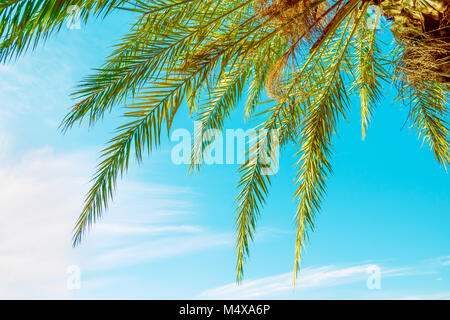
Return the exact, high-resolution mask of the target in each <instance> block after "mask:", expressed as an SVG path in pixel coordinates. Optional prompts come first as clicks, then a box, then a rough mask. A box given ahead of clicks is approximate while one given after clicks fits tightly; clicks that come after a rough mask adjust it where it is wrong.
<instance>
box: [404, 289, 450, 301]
mask: <svg viewBox="0 0 450 320" xmlns="http://www.w3.org/2000/svg"><path fill="white" fill-rule="evenodd" d="M400 299H401V300H442V299H445V300H448V299H450V291H448V292H438V293H431V294H420V295H413V296H405V297H402V298H400Z"/></svg>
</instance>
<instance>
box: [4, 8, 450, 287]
mask: <svg viewBox="0 0 450 320" xmlns="http://www.w3.org/2000/svg"><path fill="white" fill-rule="evenodd" d="M71 6H77V7H78V8H80V18H81V19H82V21H83V22H86V21H87V20H88V19H89V18H91V17H99V16H101V17H103V16H105V15H106V14H109V13H111V12H113V11H118V10H129V11H132V12H134V13H135V16H136V21H135V22H134V24H133V25H132V27H131V29H130V31H129V32H128V33H127V34H126V35H125V36H123V37H122V38H121V39H120V41H119V43H118V44H117V45H116V46H115V48H114V51H113V52H112V53H111V55H110V56H109V57H108V58H107V60H106V62H105V63H104V64H103V65H102V66H101V68H99V69H97V70H96V72H95V73H94V74H93V75H91V76H89V77H87V78H85V79H84V80H83V81H82V82H81V84H80V85H79V87H78V89H77V90H76V92H75V93H74V96H75V98H76V103H75V105H74V106H73V108H72V109H71V111H70V112H69V113H68V114H67V116H66V117H65V119H64V120H63V123H62V128H63V130H67V129H70V128H71V127H72V126H73V125H75V124H78V123H80V122H82V121H87V122H88V123H89V125H94V124H95V123H96V122H97V120H98V119H101V118H102V117H103V116H105V115H106V114H107V113H108V112H110V111H111V109H112V108H113V107H114V106H115V105H119V104H126V111H125V114H124V115H125V119H126V121H125V122H124V124H123V125H121V126H120V127H119V128H117V131H116V134H115V136H114V137H113V138H112V139H111V140H110V141H109V143H108V145H107V146H106V148H105V149H104V150H103V153H102V156H101V161H100V163H99V165H98V168H97V172H96V174H95V176H94V178H93V185H92V188H91V189H90V191H89V193H88V194H87V197H86V201H85V205H84V208H83V211H82V213H81V215H80V217H79V219H78V222H77V224H76V227H75V230H74V244H77V243H79V242H80V241H81V239H82V237H83V234H84V233H85V232H86V230H88V228H89V226H90V225H91V224H92V223H94V222H95V221H97V219H99V218H100V216H101V214H102V211H103V210H104V209H105V208H106V207H107V204H108V201H109V200H110V199H111V198H112V195H113V192H114V188H115V185H116V181H117V178H118V177H119V176H120V175H122V174H123V173H124V172H125V171H126V170H127V168H128V164H129V161H130V159H131V158H135V159H137V161H141V159H142V157H143V155H144V153H148V152H151V151H152V149H154V147H155V146H157V145H158V144H159V142H160V137H161V134H165V133H166V132H167V133H168V132H170V130H171V127H172V123H173V120H174V117H175V115H176V113H177V111H178V110H179V109H180V107H184V106H186V107H187V108H188V109H189V112H190V115H191V116H192V117H193V118H194V119H196V120H198V121H199V122H200V128H199V130H198V132H196V133H195V135H196V137H200V140H198V139H196V141H198V143H195V144H194V150H193V156H192V159H193V161H192V164H191V170H198V169H199V168H200V164H198V163H196V162H195V161H194V158H195V157H194V154H200V156H201V159H203V155H204V154H205V153H206V152H207V151H208V148H210V146H211V144H212V143H211V142H212V140H213V139H214V137H210V139H209V140H203V135H202V133H204V132H205V131H207V130H208V129H222V127H223V124H224V120H225V119H227V118H229V117H230V116H231V114H232V112H233V111H234V110H235V109H236V108H237V107H238V105H240V104H239V103H240V101H241V100H244V103H243V106H244V109H245V117H246V119H254V120H255V121H258V125H257V126H256V128H258V129H268V130H277V131H278V133H279V140H280V141H279V143H280V145H281V146H282V147H285V146H287V145H288V144H290V145H293V146H294V147H295V148H296V150H297V154H296V156H297V158H298V161H297V166H298V173H297V176H296V179H295V181H296V183H297V191H296V192H295V195H294V197H295V198H296V199H297V200H298V209H297V212H296V224H297V240H296V252H295V270H296V271H297V270H298V268H299V264H300V258H301V252H302V248H303V247H304V245H305V243H306V239H307V233H308V230H310V229H313V227H314V216H315V213H316V212H317V211H318V210H319V208H320V202H321V199H322V197H323V195H324V192H325V180H326V178H327V176H328V174H329V173H330V171H331V162H330V161H331V159H330V158H331V153H332V146H331V139H332V136H333V134H334V133H335V131H336V126H337V123H338V121H339V119H341V118H345V117H346V114H347V112H348V108H349V97H350V96H351V95H358V96H359V98H360V101H361V104H360V109H361V124H362V136H363V138H364V137H365V135H366V132H367V128H368V125H369V123H370V120H371V115H372V113H373V110H374V108H375V107H376V104H377V101H378V100H379V98H380V97H381V95H382V90H383V84H384V83H389V82H393V83H395V84H396V85H397V88H398V101H403V102H405V103H408V104H409V105H410V106H411V109H410V110H411V111H410V114H409V119H410V122H411V127H412V128H414V129H415V130H417V132H418V134H419V135H420V136H421V137H423V139H424V141H425V143H427V144H428V145H429V146H430V148H431V150H432V151H433V153H434V155H435V157H436V159H437V161H438V162H439V163H440V164H441V165H442V166H443V167H444V168H446V167H447V166H448V165H449V162H450V153H449V131H448V124H447V122H446V117H447V116H448V106H447V99H448V88H449V83H450V72H449V71H450V40H449V39H450V4H449V2H448V0H371V1H370V0H228V1H220V0H219V1H217V0H133V1H132V0H129V1H127V0H66V1H54V0H40V1H38V0H0V43H1V44H0V60H1V61H2V62H4V61H7V60H8V59H11V58H17V57H18V56H20V55H21V54H22V53H23V52H25V51H26V50H27V49H29V48H34V47H35V46H36V45H37V44H38V43H39V41H41V40H45V39H46V38H47V37H48V36H49V35H51V34H52V33H54V32H57V31H58V30H60V28H61V27H62V26H63V25H64V23H65V22H66V21H67V19H68V18H69V16H70V14H71V13H70V12H71V11H70V10H69V8H70V7H71ZM374 8H375V9H376V10H373V9H374ZM371 10H372V11H371ZM369 12H373V13H372V14H369ZM386 19H387V20H389V21H391V23H392V28H391V30H392V33H393V35H394V37H395V40H396V42H395V46H394V47H392V48H391V49H392V50H390V52H388V53H385V52H383V51H382V50H381V45H382V42H381V40H380V38H379V32H378V31H379V28H378V26H379V22H380V21H381V20H386ZM264 93H267V95H265V94H264ZM266 102H270V103H266ZM268 130H260V131H258V132H260V134H258V135H257V137H256V140H257V142H258V143H257V144H256V145H257V148H268V144H267V143H265V142H266V141H267V140H268V138H269V137H268V134H267V132H269V131H268ZM262 166H263V165H262V163H261V161H260V159H257V160H256V161H249V160H247V161H245V163H244V164H243V165H242V166H241V167H240V169H239V173H240V175H241V178H240V182H239V190H240V191H239V194H238V196H237V203H238V204H237V218H236V233H237V234H236V251H237V279H238V281H240V280H241V279H242V275H243V264H244V261H245V259H246V257H247V256H248V245H249V242H250V241H251V239H252V238H253V234H254V230H255V225H256V220H257V217H258V215H259V212H260V209H261V206H262V205H263V203H264V201H265V199H266V196H267V194H268V187H269V185H270V176H269V175H264V174H263V172H262Z"/></svg>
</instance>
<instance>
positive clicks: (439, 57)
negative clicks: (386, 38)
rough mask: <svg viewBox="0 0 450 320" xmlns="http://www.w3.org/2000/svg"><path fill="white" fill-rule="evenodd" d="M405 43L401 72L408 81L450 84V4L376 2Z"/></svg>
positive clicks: (439, 1)
mask: <svg viewBox="0 0 450 320" xmlns="http://www.w3.org/2000/svg"><path fill="white" fill-rule="evenodd" d="M373 3H374V4H377V5H380V8H381V9H382V12H383V15H384V16H385V17H386V18H387V19H388V20H391V21H392V22H393V24H392V28H391V30H392V32H393V34H394V36H395V37H396V38H397V40H399V41H400V42H403V43H404V44H405V51H404V55H403V58H402V64H401V65H400V69H401V71H400V73H401V74H402V76H403V77H405V78H406V79H405V80H408V81H419V80H422V81H423V79H424V78H423V77H425V79H431V80H438V81H439V82H446V83H448V82H450V1H449V0H374V1H373Z"/></svg>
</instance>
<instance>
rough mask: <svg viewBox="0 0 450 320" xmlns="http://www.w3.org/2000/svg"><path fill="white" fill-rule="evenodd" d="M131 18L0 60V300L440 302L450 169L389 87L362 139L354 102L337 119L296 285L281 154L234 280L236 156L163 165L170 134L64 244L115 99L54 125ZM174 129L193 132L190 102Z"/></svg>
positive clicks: (448, 293) (448, 288)
mask: <svg viewBox="0 0 450 320" xmlns="http://www.w3.org/2000/svg"><path fill="white" fill-rule="evenodd" d="M130 18H131V16H130V15H126V14H115V15H113V16H110V17H109V18H107V19H106V20H105V21H102V22H101V21H95V22H91V23H89V24H88V25H87V26H82V28H81V29H80V30H76V29H71V30H67V29H64V30H62V31H61V33H60V34H59V35H58V36H56V37H52V38H51V39H50V40H49V41H48V42H47V43H46V45H45V46H40V47H38V48H37V50H36V51H34V52H32V53H29V54H27V55H26V56H25V57H22V58H20V59H18V60H17V61H15V62H11V63H8V64H3V65H0V191H1V192H0V204H1V205H0V298H62V299H65V298H76V299H79V298H88V299H91V298H93V299H102V298H107V299H109V298H120V299H134V298H138V299H141V298H145V299H156V298H158V299H192V298H212V299H218V298H264V299H272V298H273V299H279V298H281V299H291V298H292V299H297V298H306V299H380V298H381V299H391V298H396V299H401V298H424V299H427V298H442V299H448V298H450V235H449V231H448V229H449V226H450V197H449V190H450V180H449V176H448V174H447V173H446V172H445V171H444V170H443V168H441V167H439V165H438V164H437V163H436V161H435V160H434V157H433V154H432V152H431V151H430V150H429V148H428V147H427V146H424V145H422V142H421V141H420V140H418V138H417V135H416V133H415V132H413V131H410V128H409V123H406V125H405V126H404V127H403V124H404V123H405V121H406V119H407V114H408V106H403V105H401V104H394V102H393V100H394V98H395V90H394V88H393V87H392V86H391V85H389V84H386V85H385V93H386V95H385V98H384V99H383V100H382V101H381V102H380V104H379V107H378V109H377V110H376V112H375V115H374V119H373V122H372V125H371V127H370V130H369V131H368V136H367V138H366V140H365V141H362V140H361V133H360V130H361V128H360V116H359V103H358V100H357V99H354V100H352V103H351V108H352V110H351V111H350V112H349V116H348V120H349V121H348V122H346V121H343V122H341V123H340V125H339V135H338V136H337V137H335V138H334V155H333V171H334V172H333V175H332V176H331V177H330V178H329V179H328V188H327V196H326V198H325V200H324V202H323V207H322V210H321V212H320V214H319V215H318V217H317V219H316V230H315V232H313V233H311V236H310V242H309V245H308V248H307V250H306V252H305V254H304V260H303V266H302V271H301V273H300V278H299V280H298V283H297V286H296V288H295V289H294V288H293V286H292V274H291V271H292V269H293V262H294V241H295V224H294V221H293V216H294V213H295V210H296V203H295V201H294V200H292V195H293V194H294V190H295V184H294V181H293V180H294V177H295V173H296V168H295V167H294V164H295V161H296V159H295V158H294V151H295V150H292V149H290V148H288V149H286V150H285V151H284V152H283V153H282V155H281V158H280V160H281V165H280V170H279V172H278V174H277V176H276V177H275V178H274V180H273V185H272V188H271V193H270V197H269V199H268V202H267V205H266V206H265V207H264V209H263V211H262V215H261V217H260V219H259V223H258V229H257V233H256V239H255V243H254V244H253V245H252V246H251V256H250V259H249V260H248V263H247V265H246V268H245V281H244V283H243V285H242V286H240V287H238V286H236V285H235V284H234V280H235V255H234V220H235V213H234V207H235V206H234V205H235V204H234V199H235V196H236V194H237V189H236V186H237V182H238V178H239V176H238V174H237V172H236V171H237V168H238V166H237V165H212V166H206V167H204V169H203V170H202V171H201V172H200V173H199V174H197V175H195V176H192V175H190V174H188V173H187V167H186V166H184V165H179V166H177V165H175V164H173V163H172V162H171V158H170V152H171V148H172V147H173V146H174V145H175V143H172V142H170V141H168V139H166V141H164V142H163V144H162V145H161V148H160V150H159V152H156V153H154V154H152V155H151V156H150V157H149V158H148V159H146V160H145V161H144V163H143V164H142V165H141V166H140V167H137V166H132V168H131V169H130V171H129V174H128V175H127V176H125V177H124V179H123V180H122V181H121V183H120V184H119V186H118V192H117V196H116V198H115V201H114V203H113V204H112V205H111V208H110V210H108V212H106V214H105V215H104V219H103V220H102V222H101V223H99V224H98V225H96V226H95V227H94V228H93V230H92V232H90V233H89V235H88V236H87V237H86V238H85V241H84V242H83V243H82V245H81V246H80V247H78V248H76V249H72V248H71V246H70V238H71V229H72V227H73V225H74V222H75V219H76V217H77V215H78V214H79V212H80V210H81V207H82V201H83V195H84V194H85V193H86V192H87V190H88V188H89V180H90V178H91V176H92V174H93V173H94V169H95V165H96V161H97V158H98V155H99V152H100V151H101V149H102V146H104V144H105V143H106V141H107V140H108V139H109V138H111V137H112V133H113V130H114V128H115V127H116V126H117V125H119V124H120V123H121V119H120V109H121V108H122V106H117V108H116V110H115V111H113V112H112V113H111V114H110V115H109V116H108V117H106V118H105V120H104V121H103V122H102V123H100V124H99V125H98V126H96V127H95V128H93V129H91V130H88V129H87V128H86V127H81V128H75V129H74V130H72V131H70V132H68V133H67V134H65V135H63V134H61V133H60V131H59V130H58V125H59V123H60V121H61V120H62V118H63V117H64V115H65V113H66V112H67V110H68V108H69V107H70V106H71V104H72V101H71V100H70V98H69V94H70V93H71V92H72V90H73V88H74V87H75V86H76V84H77V82H78V81H79V80H81V79H82V78H83V77H84V76H86V75H88V74H89V73H90V69H91V68H94V67H98V66H100V65H101V63H102V61H104V58H105V57H106V56H107V55H108V53H109V52H110V47H111V46H112V45H113V44H114V43H116V40H117V39H118V38H119V37H120V36H121V35H123V34H124V33H125V32H126V31H127V29H128V27H129V23H130V22H131V21H132V19H130ZM388 34H389V33H388V31H387V33H386V39H387V40H389V41H390V40H391V39H390V38H389V36H388ZM241 118H242V117H241V113H240V112H237V114H236V120H233V121H229V122H227V123H226V128H230V129H236V128H249V127H250V125H251V124H245V123H243V122H242V121H241ZM175 127H176V128H185V129H188V130H190V131H191V132H192V130H193V123H192V121H191V119H189V118H188V116H187V113H186V112H181V113H180V114H179V117H178V118H177V119H176V122H175ZM74 268H75V269H74ZM374 268H375V269H374ZM68 270H69V273H68ZM70 270H79V271H80V272H81V287H80V289H73V288H71V287H70V285H69V287H68V285H67V284H68V282H70V281H71V279H73V278H72V277H71V276H73V274H71V273H70ZM370 270H380V272H381V273H380V288H378V289H376V288H375V289H374V288H373V287H372V289H371V288H370V287H371V286H370V285H369V286H367V279H368V278H369V276H370V275H371V273H370V272H369V271H370Z"/></svg>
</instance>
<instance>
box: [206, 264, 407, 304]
mask: <svg viewBox="0 0 450 320" xmlns="http://www.w3.org/2000/svg"><path fill="white" fill-rule="evenodd" d="M374 266H376V265H373V264H364V265H357V266H352V267H337V266H333V265H331V266H324V267H318V268H306V269H303V270H301V271H300V273H299V275H298V278H297V283H296V285H295V288H294V286H293V274H292V272H288V273H283V274H279V275H275V276H270V277H265V278H260V279H256V280H251V281H244V282H243V283H242V284H241V285H237V284H236V283H231V284H227V285H224V286H221V287H218V288H214V289H210V290H206V291H204V292H202V293H201V294H200V295H199V296H198V298H200V299H260V298H264V297H274V296H275V297H276V296H279V295H282V294H286V293H289V292H291V293H292V292H306V291H308V290H312V289H317V288H322V287H331V286H338V285H343V284H348V283H353V282H358V281H366V280H367V279H368V277H369V275H370V274H371V273H370V270H372V268H373V267H374ZM377 267H378V266H377ZM407 274H410V270H408V269H404V268H402V269H381V276H382V277H391V276H403V275H407Z"/></svg>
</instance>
